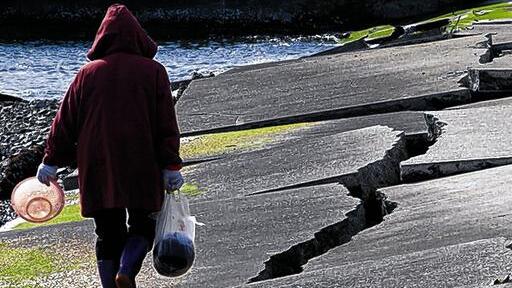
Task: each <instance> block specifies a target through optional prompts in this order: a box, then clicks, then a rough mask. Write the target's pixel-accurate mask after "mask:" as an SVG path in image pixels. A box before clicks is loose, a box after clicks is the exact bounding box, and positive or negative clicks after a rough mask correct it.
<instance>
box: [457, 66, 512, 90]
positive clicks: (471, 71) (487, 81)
mask: <svg viewBox="0 0 512 288" xmlns="http://www.w3.org/2000/svg"><path fill="white" fill-rule="evenodd" d="M463 79H464V80H462V81H463V82H464V85H467V87H468V88H469V89H471V91H472V92H497V91H499V92H501V93H503V92H509V93H510V92H512V69H510V68H468V75H467V77H465V78H463Z"/></svg>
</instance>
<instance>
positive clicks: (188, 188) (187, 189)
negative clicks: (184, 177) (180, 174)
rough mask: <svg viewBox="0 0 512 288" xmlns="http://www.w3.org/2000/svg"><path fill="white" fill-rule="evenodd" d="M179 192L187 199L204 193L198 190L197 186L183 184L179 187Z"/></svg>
mask: <svg viewBox="0 0 512 288" xmlns="http://www.w3.org/2000/svg"><path fill="white" fill-rule="evenodd" d="M180 192H181V193H183V194H184V195H186V196H188V197H195V196H199V195H201V194H203V193H204V191H203V190H201V189H199V187H198V186H197V185H194V184H190V183H185V185H183V187H181V189H180Z"/></svg>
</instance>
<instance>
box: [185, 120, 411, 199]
mask: <svg viewBox="0 0 512 288" xmlns="http://www.w3.org/2000/svg"><path fill="white" fill-rule="evenodd" d="M331 133H332V132H331V131H326V132H324V133H323V135H322V133H321V132H319V133H318V134H317V135H315V136H314V137H313V136H311V137H302V138H300V137H297V138H290V139H289V140H287V141H285V142H282V143H280V144H278V145H275V146H273V147H272V148H271V149H262V150H258V151H253V152H248V153H243V154H239V155H234V156H233V157H226V158H221V159H219V160H214V161H210V162H206V163H201V164H198V165H194V166H190V167H186V169H184V173H185V176H186V178H187V181H189V182H190V183H192V184H194V185H197V186H198V187H199V189H200V190H201V191H203V192H204V193H203V194H201V195H200V196H197V197H195V198H194V201H202V200H206V199H209V200H213V199H222V198H232V197H238V196H242V195H249V194H253V193H259V192H263V191H269V190H275V189H279V188H284V187H293V186H297V185H304V184H312V183H325V182H339V181H340V180H341V179H342V178H343V177H345V176H347V175H349V174H353V173H356V172H357V171H358V169H360V168H362V167H364V166H366V165H368V164H370V163H373V162H376V161H379V160H381V159H383V157H384V156H385V155H386V153H387V151H389V150H391V149H393V148H398V149H401V148H403V145H405V144H404V139H403V138H404V137H403V132H401V131H394V130H393V129H391V128H389V127H384V126H373V127H368V128H364V129H359V130H353V131H347V132H343V133H337V134H331ZM370 143H371V145H370Z"/></svg>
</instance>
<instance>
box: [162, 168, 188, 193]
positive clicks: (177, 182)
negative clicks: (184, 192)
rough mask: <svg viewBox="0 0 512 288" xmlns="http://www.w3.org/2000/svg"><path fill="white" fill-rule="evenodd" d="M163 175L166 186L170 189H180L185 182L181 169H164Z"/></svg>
mask: <svg viewBox="0 0 512 288" xmlns="http://www.w3.org/2000/svg"><path fill="white" fill-rule="evenodd" d="M162 175H163V178H164V188H165V189H167V190H169V191H174V190H179V189H180V188H181V186H183V184H184V183H185V180H183V176H181V172H180V171H173V170H167V169H165V170H163V171H162Z"/></svg>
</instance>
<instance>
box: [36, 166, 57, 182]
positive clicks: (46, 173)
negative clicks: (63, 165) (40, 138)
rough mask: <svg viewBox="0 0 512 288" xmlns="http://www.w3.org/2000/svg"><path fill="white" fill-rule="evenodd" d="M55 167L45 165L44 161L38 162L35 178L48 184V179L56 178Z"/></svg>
mask: <svg viewBox="0 0 512 288" xmlns="http://www.w3.org/2000/svg"><path fill="white" fill-rule="evenodd" d="M57 168H58V167H57V166H51V165H46V164H44V163H41V164H39V167H38V168H37V180H39V182H41V183H43V184H46V185H47V186H50V181H51V180H55V179H57Z"/></svg>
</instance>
